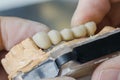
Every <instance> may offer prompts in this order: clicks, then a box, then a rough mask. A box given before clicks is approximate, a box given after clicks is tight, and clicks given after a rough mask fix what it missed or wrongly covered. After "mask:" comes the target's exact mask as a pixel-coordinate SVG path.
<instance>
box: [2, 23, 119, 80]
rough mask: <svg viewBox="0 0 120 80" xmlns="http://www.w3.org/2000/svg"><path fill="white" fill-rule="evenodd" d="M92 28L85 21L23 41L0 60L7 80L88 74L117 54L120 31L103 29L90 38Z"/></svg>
mask: <svg viewBox="0 0 120 80" xmlns="http://www.w3.org/2000/svg"><path fill="white" fill-rule="evenodd" d="M96 29H97V27H96V24H95V22H88V23H85V24H84V25H80V26H79V27H76V28H72V29H63V30H62V31H61V32H58V31H56V30H51V31H49V32H48V33H44V32H41V33H36V34H35V35H34V36H33V37H32V38H27V39H25V40H24V41H22V42H21V43H19V44H17V45H16V46H14V47H13V48H12V49H11V50H10V51H9V53H8V54H7V55H6V56H5V58H3V59H2V60H1V62H2V65H3V67H4V69H5V71H6V72H7V74H8V75H9V76H8V78H9V80H42V79H43V80H44V79H47V78H54V77H58V76H70V77H73V78H79V77H82V76H85V75H87V74H89V73H91V72H92V71H93V70H94V69H95V68H96V67H97V65H98V64H100V63H101V62H103V61H105V60H108V59H110V58H112V57H115V56H118V55H119V54H120V53H119V51H120V29H119V28H113V27H110V26H106V27H104V28H103V29H102V30H101V31H100V32H99V33H97V34H96V35H94V34H95V31H96ZM86 36H87V38H86ZM88 36H90V37H88ZM61 37H62V38H61ZM74 38H76V39H74ZM62 40H63V42H62ZM60 42H62V43H60ZM52 44H53V45H55V46H52Z"/></svg>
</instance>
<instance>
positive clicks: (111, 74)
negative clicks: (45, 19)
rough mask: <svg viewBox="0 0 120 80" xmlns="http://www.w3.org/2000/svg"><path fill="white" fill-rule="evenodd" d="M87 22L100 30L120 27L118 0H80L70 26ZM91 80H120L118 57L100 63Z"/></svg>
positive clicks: (119, 57)
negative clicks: (91, 22) (107, 26)
mask: <svg viewBox="0 0 120 80" xmlns="http://www.w3.org/2000/svg"><path fill="white" fill-rule="evenodd" d="M88 21H95V22H96V23H97V24H99V26H100V28H101V27H102V26H105V25H111V26H120V0H80V1H79V4H78V7H77V9H76V11H75V13H74V16H73V18H72V23H71V24H72V26H73V27H74V26H79V25H80V24H82V23H85V22H88ZM92 80H120V56H118V57H116V58H113V59H111V60H108V61H106V62H104V63H102V64H101V65H100V66H99V67H98V68H97V69H96V70H95V72H94V74H93V77H92Z"/></svg>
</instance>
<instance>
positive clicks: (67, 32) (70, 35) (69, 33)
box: [60, 29, 74, 41]
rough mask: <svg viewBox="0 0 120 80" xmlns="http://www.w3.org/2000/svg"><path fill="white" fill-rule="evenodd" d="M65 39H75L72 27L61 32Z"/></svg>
mask: <svg viewBox="0 0 120 80" xmlns="http://www.w3.org/2000/svg"><path fill="white" fill-rule="evenodd" d="M60 33H61V36H62V38H63V40H65V41H68V40H72V39H74V37H73V33H72V30H71V29H63V30H62V31H61V32H60Z"/></svg>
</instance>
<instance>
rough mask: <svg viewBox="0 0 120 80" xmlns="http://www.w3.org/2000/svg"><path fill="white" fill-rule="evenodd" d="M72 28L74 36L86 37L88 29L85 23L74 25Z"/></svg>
mask: <svg viewBox="0 0 120 80" xmlns="http://www.w3.org/2000/svg"><path fill="white" fill-rule="evenodd" d="M71 30H72V32H73V34H74V37H76V38H80V37H85V36H86V34H87V30H86V28H85V26H84V25H80V26H78V27H74V28H72V29H71Z"/></svg>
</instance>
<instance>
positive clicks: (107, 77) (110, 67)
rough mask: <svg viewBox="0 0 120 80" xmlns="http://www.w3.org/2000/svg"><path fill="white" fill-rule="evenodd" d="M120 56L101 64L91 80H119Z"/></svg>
mask: <svg viewBox="0 0 120 80" xmlns="http://www.w3.org/2000/svg"><path fill="white" fill-rule="evenodd" d="M119 61H120V56H118V57H115V58H112V59H110V60H107V61H105V62H103V63H102V64H100V66H98V67H97V68H96V70H95V71H94V73H93V76H92V79H91V80H118V79H117V78H118V77H119V74H120V63H119Z"/></svg>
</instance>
